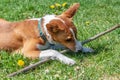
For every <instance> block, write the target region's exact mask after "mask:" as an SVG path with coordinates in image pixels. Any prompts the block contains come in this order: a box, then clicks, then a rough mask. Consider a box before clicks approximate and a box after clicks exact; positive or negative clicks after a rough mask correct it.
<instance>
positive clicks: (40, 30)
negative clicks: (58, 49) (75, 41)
mask: <svg viewBox="0 0 120 80" xmlns="http://www.w3.org/2000/svg"><path fill="white" fill-rule="evenodd" d="M41 22H42V18H40V19H39V20H38V30H39V34H40V37H41V38H42V39H44V40H45V41H47V38H46V37H45V35H44V33H43V31H42V28H41V27H42V26H41ZM49 45H50V48H51V49H55V44H52V43H49Z"/></svg>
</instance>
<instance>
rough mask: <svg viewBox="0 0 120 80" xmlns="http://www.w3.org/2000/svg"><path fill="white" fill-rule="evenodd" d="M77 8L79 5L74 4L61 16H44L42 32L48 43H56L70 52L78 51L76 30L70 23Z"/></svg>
mask: <svg viewBox="0 0 120 80" xmlns="http://www.w3.org/2000/svg"><path fill="white" fill-rule="evenodd" d="M78 8H79V3H75V4H74V5H73V6H71V7H70V8H69V9H67V10H66V11H65V12H63V13H62V14H61V15H46V16H45V17H43V19H44V24H43V26H44V30H45V34H46V35H47V39H48V41H49V42H51V43H52V42H57V43H60V44H62V45H64V46H65V47H67V48H69V49H70V50H72V51H77V50H78V45H77V39H76V38H77V30H76V27H75V25H74V24H73V22H72V18H73V16H74V15H75V13H76V11H77V10H78Z"/></svg>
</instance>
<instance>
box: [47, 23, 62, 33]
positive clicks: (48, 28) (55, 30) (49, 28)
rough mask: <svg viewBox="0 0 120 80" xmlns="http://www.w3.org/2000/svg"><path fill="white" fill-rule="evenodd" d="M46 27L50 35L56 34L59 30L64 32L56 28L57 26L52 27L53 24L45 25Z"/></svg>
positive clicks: (60, 28)
mask: <svg viewBox="0 0 120 80" xmlns="http://www.w3.org/2000/svg"><path fill="white" fill-rule="evenodd" d="M46 27H47V30H48V31H50V32H52V33H57V32H58V31H60V30H64V29H63V28H62V27H58V26H57V25H54V24H47V25H46Z"/></svg>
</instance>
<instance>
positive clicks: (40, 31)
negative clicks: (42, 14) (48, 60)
mask: <svg viewBox="0 0 120 80" xmlns="http://www.w3.org/2000/svg"><path fill="white" fill-rule="evenodd" d="M41 22H42V18H40V19H39V20H38V30H39V34H40V37H41V38H42V39H44V40H45V41H46V40H47V39H46V37H45V35H44V33H43V31H42V28H41V27H42V26H41Z"/></svg>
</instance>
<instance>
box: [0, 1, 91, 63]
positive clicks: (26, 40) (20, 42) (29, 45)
mask: <svg viewBox="0 0 120 80" xmlns="http://www.w3.org/2000/svg"><path fill="white" fill-rule="evenodd" d="M78 8H79V3H75V4H73V5H72V6H71V7H70V8H69V9H67V10H66V11H65V12H63V13H62V14H60V15H45V16H43V17H42V18H34V19H27V20H24V21H19V22H8V21H6V20H4V19H0V50H8V51H11V52H12V51H17V53H21V54H22V55H24V56H25V57H28V58H32V59H35V58H40V59H44V58H51V59H56V60H59V61H60V62H63V63H65V64H69V65H73V64H75V61H74V60H72V59H70V58H68V57H66V56H64V55H63V54H61V53H59V52H58V51H57V50H56V49H64V48H68V49H70V50H71V51H74V52H78V51H83V52H92V51H93V50H92V49H89V48H85V47H83V46H82V45H81V42H79V41H78V40H77V38H76V37H77V30H76V27H75V25H74V24H73V22H72V18H73V16H74V15H75V13H76V11H77V10H78Z"/></svg>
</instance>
